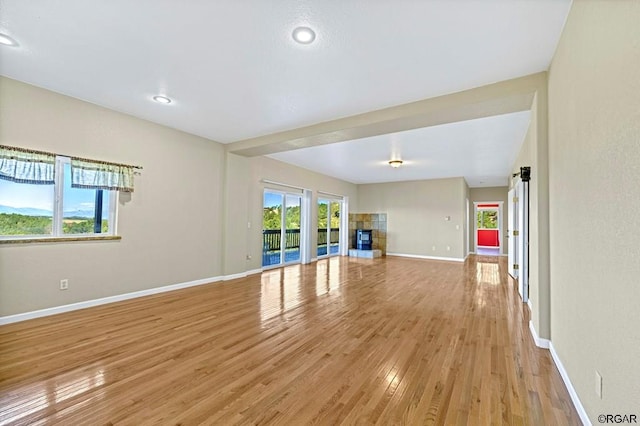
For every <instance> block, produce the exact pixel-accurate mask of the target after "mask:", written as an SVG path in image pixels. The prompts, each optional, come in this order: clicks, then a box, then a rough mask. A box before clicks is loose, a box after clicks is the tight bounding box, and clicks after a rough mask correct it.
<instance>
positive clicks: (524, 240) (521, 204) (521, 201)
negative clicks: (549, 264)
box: [516, 179, 529, 303]
mask: <svg viewBox="0 0 640 426" xmlns="http://www.w3.org/2000/svg"><path fill="white" fill-rule="evenodd" d="M516 189H517V200H518V205H517V213H516V216H517V218H518V221H517V225H516V226H517V229H518V233H519V235H518V243H517V244H518V249H517V250H518V256H517V257H516V259H517V260H518V261H517V264H518V292H519V293H520V297H522V301H523V302H525V303H526V302H528V301H529V282H528V280H529V274H528V271H527V270H528V265H527V261H528V253H529V247H528V241H529V236H528V223H527V222H528V221H527V214H528V213H529V209H528V205H527V203H528V201H529V197H528V194H527V189H528V188H525V185H524V183H523V182H522V180H520V179H518V182H517V184H516Z"/></svg>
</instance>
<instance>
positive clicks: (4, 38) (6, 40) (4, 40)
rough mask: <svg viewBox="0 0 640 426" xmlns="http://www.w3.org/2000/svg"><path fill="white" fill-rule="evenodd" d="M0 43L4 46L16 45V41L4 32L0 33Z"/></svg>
mask: <svg viewBox="0 0 640 426" xmlns="http://www.w3.org/2000/svg"><path fill="white" fill-rule="evenodd" d="M0 44H4V45H5V46H12V47H15V46H17V45H18V42H17V41H15V40H14V39H12V38H11V37H9V36H8V35H6V34H4V33H0Z"/></svg>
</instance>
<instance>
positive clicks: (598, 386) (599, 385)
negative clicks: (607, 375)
mask: <svg viewBox="0 0 640 426" xmlns="http://www.w3.org/2000/svg"><path fill="white" fill-rule="evenodd" d="M596 395H598V398H600V399H602V376H601V375H600V373H598V372H597V371H596Z"/></svg>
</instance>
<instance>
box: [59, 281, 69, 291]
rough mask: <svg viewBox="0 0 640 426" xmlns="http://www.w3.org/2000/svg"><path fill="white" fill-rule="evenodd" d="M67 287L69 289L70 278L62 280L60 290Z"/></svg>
mask: <svg viewBox="0 0 640 426" xmlns="http://www.w3.org/2000/svg"><path fill="white" fill-rule="evenodd" d="M67 289H69V280H68V279H64V280H60V290H67Z"/></svg>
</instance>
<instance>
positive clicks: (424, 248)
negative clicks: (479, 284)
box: [357, 178, 467, 259]
mask: <svg viewBox="0 0 640 426" xmlns="http://www.w3.org/2000/svg"><path fill="white" fill-rule="evenodd" d="M466 190H467V184H466V182H465V180H464V179H463V178H451V179H433V180H422V181H410V182H393V183H380V184H369V185H359V186H358V211H357V212H361V213H368V212H378V213H387V253H399V254H409V255H418V256H436V257H448V258H456V259H464V257H465V256H466V253H465V249H464V241H465V237H464V232H465V231H464V221H465V214H464V211H465V205H466ZM447 216H449V217H450V218H451V220H450V221H445V217H447ZM456 227H457V229H456ZM434 246H435V250H434V249H433V247H434ZM447 246H448V247H449V250H447Z"/></svg>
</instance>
